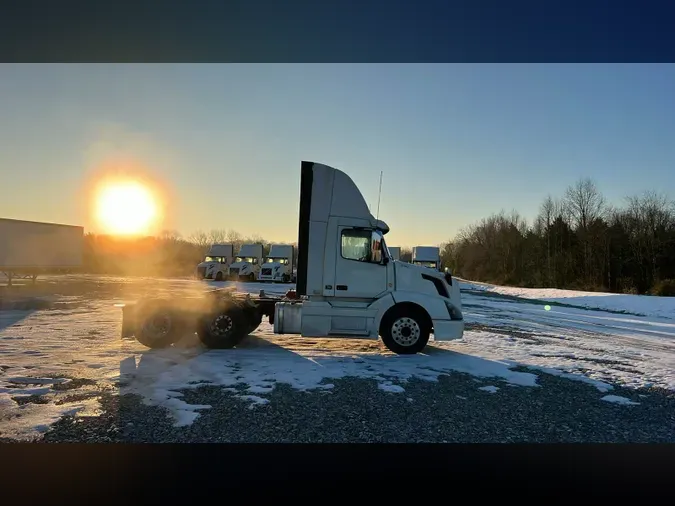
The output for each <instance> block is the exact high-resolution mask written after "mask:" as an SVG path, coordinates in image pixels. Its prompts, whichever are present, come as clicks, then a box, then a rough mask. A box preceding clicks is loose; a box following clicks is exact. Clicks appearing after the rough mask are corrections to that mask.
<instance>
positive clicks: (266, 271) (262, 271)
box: [260, 268, 272, 276]
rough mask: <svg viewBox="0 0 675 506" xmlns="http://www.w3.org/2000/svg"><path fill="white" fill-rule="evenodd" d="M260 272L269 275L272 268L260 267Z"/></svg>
mask: <svg viewBox="0 0 675 506" xmlns="http://www.w3.org/2000/svg"><path fill="white" fill-rule="evenodd" d="M260 274H262V275H263V276H271V275H272V269H270V268H266V269H261V272H260Z"/></svg>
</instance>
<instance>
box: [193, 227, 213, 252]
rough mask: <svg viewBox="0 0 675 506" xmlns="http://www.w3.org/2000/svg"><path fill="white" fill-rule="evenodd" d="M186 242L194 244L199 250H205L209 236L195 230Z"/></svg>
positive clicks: (208, 242)
mask: <svg viewBox="0 0 675 506" xmlns="http://www.w3.org/2000/svg"><path fill="white" fill-rule="evenodd" d="M188 241H190V242H191V243H192V244H196V245H197V246H199V247H200V248H207V247H208V246H209V244H210V241H211V240H210V239H209V235H208V234H207V233H206V232H204V231H202V230H197V231H196V232H194V233H192V234H191V235H190V236H189V237H188Z"/></svg>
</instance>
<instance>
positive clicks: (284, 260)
mask: <svg viewBox="0 0 675 506" xmlns="http://www.w3.org/2000/svg"><path fill="white" fill-rule="evenodd" d="M274 262H278V263H280V264H281V265H288V258H278V257H267V258H266V259H265V263H268V264H271V263H274Z"/></svg>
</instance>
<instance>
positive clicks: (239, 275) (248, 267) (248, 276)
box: [230, 244, 263, 281]
mask: <svg viewBox="0 0 675 506" xmlns="http://www.w3.org/2000/svg"><path fill="white" fill-rule="evenodd" d="M262 260H263V245H262V244H243V245H242V246H241V249H240V250H239V253H238V254H237V257H236V258H235V259H234V263H233V264H232V265H230V279H235V280H236V279H238V280H240V281H255V280H256V278H257V277H258V273H259V272H260V264H262Z"/></svg>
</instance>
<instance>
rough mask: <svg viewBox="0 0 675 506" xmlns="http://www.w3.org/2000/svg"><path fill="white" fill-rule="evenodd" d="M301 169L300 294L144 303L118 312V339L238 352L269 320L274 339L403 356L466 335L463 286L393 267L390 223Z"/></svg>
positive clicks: (339, 182)
mask: <svg viewBox="0 0 675 506" xmlns="http://www.w3.org/2000/svg"><path fill="white" fill-rule="evenodd" d="M300 172H301V173H300V209H299V223H298V262H297V282H296V288H295V290H289V291H288V292H287V293H286V294H285V295H284V296H275V297H271V296H267V295H266V294H265V293H264V291H261V292H260V293H259V294H258V295H257V296H252V295H251V294H243V293H238V292H236V291H233V290H228V289H219V290H218V289H216V290H212V291H210V292H208V293H205V294H204V295H201V296H196V297H192V298H180V299H179V298H175V297H174V298H171V299H157V298H150V299H144V300H140V301H137V302H136V303H134V304H127V305H123V307H122V337H124V338H131V337H135V338H136V339H137V340H138V341H139V342H141V343H142V344H144V345H145V346H148V347H150V348H161V347H166V346H170V345H172V344H173V343H175V342H177V341H178V340H180V339H182V338H183V337H185V335H186V334H187V333H191V334H194V333H196V334H197V335H198V337H199V339H200V341H201V342H202V343H203V344H204V345H205V346H206V347H208V348H233V347H235V346H237V345H238V344H239V343H241V342H242V340H244V339H245V338H246V336H247V335H249V334H250V333H251V332H253V331H254V330H255V329H256V328H257V327H258V326H259V325H260V324H261V322H262V320H263V318H267V319H268V321H269V323H270V324H272V325H273V326H274V333H275V334H279V335H283V334H295V335H298V334H299V335H300V336H302V337H314V338H316V337H341V338H345V337H353V338H371V339H377V338H378V336H379V337H381V338H382V341H383V343H384V344H385V346H386V347H387V348H388V349H389V350H391V351H393V352H394V353H398V354H413V353H417V352H420V351H422V350H423V349H424V347H425V346H426V345H427V342H428V341H429V338H430V336H431V334H433V336H434V339H435V340H437V341H447V340H452V339H460V338H462V336H463V331H464V321H463V316H462V302H461V295H460V290H459V283H458V282H457V281H455V280H454V279H453V278H452V276H451V275H450V273H441V272H438V271H433V270H431V269H427V268H424V267H420V266H417V265H413V264H408V263H404V262H395V261H392V256H391V253H390V251H389V250H388V248H387V245H386V242H385V240H384V236H385V235H386V234H387V232H389V226H388V225H387V224H386V223H385V222H384V221H382V220H379V219H377V218H375V217H374V216H373V215H372V214H371V213H370V211H369V209H368V206H367V205H366V202H365V200H364V198H363V196H362V195H361V192H360V191H359V189H358V188H357V186H356V185H355V184H354V182H353V181H352V179H351V178H350V177H349V176H348V175H347V174H345V173H344V172H342V171H340V170H338V169H335V168H332V167H329V166H327V165H323V164H320V163H315V162H308V161H304V162H302V164H301V171H300Z"/></svg>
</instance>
